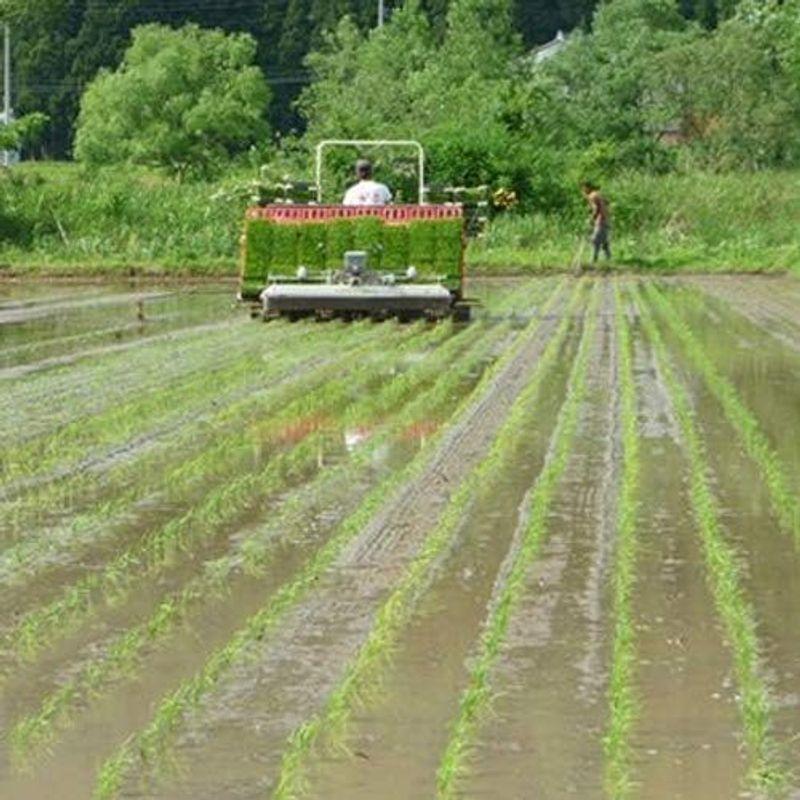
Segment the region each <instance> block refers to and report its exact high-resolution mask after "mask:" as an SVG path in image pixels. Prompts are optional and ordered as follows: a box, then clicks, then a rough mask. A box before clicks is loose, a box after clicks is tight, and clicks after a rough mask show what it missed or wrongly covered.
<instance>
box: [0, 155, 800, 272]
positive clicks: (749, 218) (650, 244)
mask: <svg viewBox="0 0 800 800" xmlns="http://www.w3.org/2000/svg"><path fill="white" fill-rule="evenodd" d="M252 177H253V175H252V174H250V173H247V172H243V171H241V170H239V171H238V172H236V173H233V174H231V175H230V176H228V177H226V178H225V179H224V180H222V181H218V182H213V183H212V182H186V183H180V182H178V181H177V180H175V179H172V178H167V177H165V176H163V175H161V174H159V173H155V172H152V171H149V170H143V169H128V168H125V169H116V170H112V169H106V170H102V171H99V172H89V171H86V170H85V169H83V168H82V167H80V166H78V165H76V164H70V163H44V164H23V165H21V166H19V167H16V168H14V169H13V170H10V171H0V276H2V275H4V274H6V275H13V274H17V275H24V274H45V275H65V276H66V275H81V276H87V275H100V274H112V275H123V274H129V273H137V274H152V275H171V276H182V275H192V276H202V275H233V274H235V273H236V272H237V269H238V243H239V237H240V235H241V230H242V226H241V221H242V215H243V211H244V208H245V206H246V200H245V198H244V196H243V193H242V192H241V191H238V190H237V187H241V186H243V185H244V184H245V183H246V182H247V181H248V180H249V179H250V178H252ZM603 191H604V192H605V193H606V194H607V196H608V198H609V200H610V202H611V204H612V212H613V233H612V237H613V238H612V247H613V249H614V262H613V266H614V267H615V268H618V269H623V270H654V271H659V272H672V271H684V270H691V271H710V272H716V271H747V272H749V271H769V272H772V271H783V270H790V271H796V272H800V173H799V172H775V171H771V172H761V173H755V174H752V173H747V174H745V173H742V174H726V175H712V174H691V175H683V174H675V175H667V176H652V175H642V174H628V175H625V176H619V177H617V178H615V179H613V180H611V181H609V182H608V184H607V185H605V186H604V187H603ZM587 228H588V223H587V218H586V215H585V210H584V208H583V207H582V200H581V199H580V198H579V197H577V193H576V201H575V204H574V206H573V207H572V208H571V209H569V210H568V211H564V212H560V213H551V214H543V213H536V214H522V213H518V214H513V215H512V214H509V215H507V216H501V217H498V218H497V219H495V221H494V222H493V223H492V225H491V227H490V228H489V230H488V231H487V232H486V234H485V235H484V237H483V238H482V239H480V240H478V241H475V242H472V243H471V244H470V248H469V253H468V264H469V266H470V268H471V271H472V272H473V273H504V274H508V273H511V274H513V273H536V272H549V271H558V270H563V269H570V268H574V267H575V266H577V265H578V264H579V263H580V264H584V265H585V264H587V263H588V262H589V260H590V255H591V253H590V247H589V245H588V243H587V241H586V232H587Z"/></svg>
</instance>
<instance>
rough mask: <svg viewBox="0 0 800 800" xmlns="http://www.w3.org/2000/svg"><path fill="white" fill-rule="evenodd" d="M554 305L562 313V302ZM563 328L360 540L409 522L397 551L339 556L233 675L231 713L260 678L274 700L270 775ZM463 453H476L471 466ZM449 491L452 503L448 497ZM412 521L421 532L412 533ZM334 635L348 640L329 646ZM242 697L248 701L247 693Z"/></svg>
mask: <svg viewBox="0 0 800 800" xmlns="http://www.w3.org/2000/svg"><path fill="white" fill-rule="evenodd" d="M557 302H558V303H559V304H561V305H562V306H563V296H562V297H561V298H560V299H559V300H558V301H557ZM557 322H558V316H557V314H551V315H549V316H548V317H547V318H545V319H543V320H542V321H541V324H540V325H536V324H534V325H533V326H531V328H533V330H532V329H531V328H528V329H526V330H525V331H523V332H522V333H520V334H518V335H517V337H516V340H515V342H514V344H512V345H511V348H510V349H509V352H508V353H507V354H506V358H505V361H504V363H503V364H501V365H498V367H497V368H496V369H495V370H494V371H493V373H492V374H491V377H490V378H489V379H488V380H487V381H484V382H482V384H481V391H480V395H479V396H478V397H477V398H476V399H472V400H471V401H470V402H469V404H468V405H467V406H466V408H465V410H463V411H462V412H461V413H460V414H459V415H458V418H457V419H456V420H454V421H453V423H452V425H451V427H450V428H449V429H448V431H447V432H446V434H445V436H444V438H443V439H442V440H441V441H440V442H438V443H437V446H436V447H435V449H434V450H432V451H431V453H429V454H428V456H427V457H425V459H424V461H423V462H422V463H423V464H424V467H423V471H422V472H421V473H419V474H418V476H417V477H416V478H414V479H413V480H412V482H411V485H410V486H408V485H406V486H405V487H404V486H402V485H401V486H398V489H397V491H396V492H395V493H394V496H393V497H392V499H391V500H390V501H389V508H388V509H386V508H384V509H383V510H381V511H378V512H377V517H376V518H374V520H373V522H371V523H369V524H368V525H367V527H366V528H365V529H363V530H362V532H361V533H360V535H358V536H357V540H361V539H364V538H365V537H366V538H368V539H369V540H370V541H372V540H374V539H375V538H379V539H380V540H381V541H382V542H383V543H384V544H385V545H386V546H387V547H388V541H387V539H386V538H385V537H384V533H385V531H386V529H387V527H390V526H395V525H398V524H399V523H401V522H403V521H405V520H406V519H409V518H411V519H410V520H409V523H408V525H409V526H408V528H407V529H406V530H407V534H406V538H405V539H402V540H400V541H397V540H395V542H396V544H395V547H394V549H393V550H392V551H388V552H387V550H381V551H379V550H376V549H373V548H361V547H354V548H350V549H345V550H344V551H342V552H343V555H342V554H341V553H340V555H338V556H337V560H336V561H335V562H334V563H335V566H334V567H333V568H329V571H328V572H327V573H326V577H324V578H323V579H321V580H320V583H319V585H318V586H317V588H316V590H315V592H314V594H313V595H311V596H310V597H309V598H308V599H307V600H305V601H304V604H302V605H300V606H297V607H296V608H294V609H293V610H290V611H289V612H288V616H287V617H286V618H285V619H284V620H283V622H282V624H281V626H280V627H279V628H278V629H276V630H275V631H274V633H272V634H271V635H270V637H269V645H268V646H267V650H266V652H264V654H263V655H262V656H261V657H260V658H258V659H256V666H252V665H250V666H248V664H245V665H243V666H242V667H241V668H240V669H238V670H237V673H236V675H235V676H233V677H235V681H232V680H231V679H226V681H225V686H226V687H228V691H227V693H226V694H225V699H224V702H223V705H224V707H225V708H232V707H234V706H235V705H236V703H237V702H238V701H241V700H242V697H241V696H239V697H237V687H239V689H238V691H241V687H247V686H251V685H252V683H253V681H255V683H256V685H257V686H258V692H257V696H258V697H262V698H267V699H268V702H269V704H270V712H269V714H268V715H267V717H266V719H263V720H262V722H263V726H265V727H264V728H263V730H262V733H263V735H264V736H265V737H268V739H269V740H270V741H274V742H275V745H276V748H275V750H274V751H271V752H269V753H268V754H267V756H268V758H269V759H270V761H271V763H272V766H273V771H274V770H275V769H276V768H277V764H278V762H279V760H280V757H281V752H282V746H283V744H284V742H285V740H286V737H287V736H288V734H289V733H290V732H291V730H292V729H293V727H294V726H295V725H296V724H298V723H299V722H300V721H302V720H303V719H304V718H305V717H306V716H307V715H308V713H309V712H310V711H313V710H315V708H316V707H317V706H318V705H319V704H321V703H322V702H323V701H324V699H325V696H326V693H327V691H329V689H330V687H331V682H332V681H335V680H336V677H337V674H338V670H339V669H341V667H342V665H343V663H346V660H347V659H348V658H349V657H350V656H351V655H352V653H353V649H354V647H357V645H358V642H359V641H360V640H362V639H363V638H364V637H365V636H366V635H367V633H368V631H369V629H370V627H371V623H372V617H373V614H374V611H375V609H376V608H377V606H378V604H379V602H380V600H381V598H382V597H383V596H385V594H386V593H387V592H388V591H390V590H391V588H392V587H393V586H394V584H395V583H396V581H397V580H398V578H399V576H400V575H401V574H402V573H403V570H404V568H405V566H406V564H408V563H409V561H410V560H411V559H412V558H413V556H414V555H415V553H416V551H417V549H418V548H419V547H420V546H421V544H422V542H423V541H424V540H425V538H426V535H427V533H428V530H429V528H430V527H432V526H433V525H434V524H435V522H436V519H437V517H438V514H439V512H440V510H441V507H443V505H444V504H445V503H446V498H447V497H448V496H449V493H450V491H453V489H454V488H455V485H457V484H458V483H459V482H460V478H461V476H462V475H464V474H465V473H466V472H467V471H468V470H469V469H471V467H472V466H473V464H474V461H475V460H477V459H479V458H480V457H481V456H482V455H483V453H481V452H476V451H475V445H474V443H470V442H469V441H468V437H469V431H470V430H474V431H475V432H480V433H481V437H480V438H481V440H482V441H483V442H485V447H486V448H488V447H489V446H490V444H491V442H492V441H493V435H494V433H495V432H496V431H497V430H498V429H499V427H500V426H501V425H502V422H503V421H504V419H505V417H506V414H507V412H508V410H509V408H510V406H511V404H512V403H513V401H514V399H515V398H516V396H517V394H518V393H519V392H520V391H522V389H523V388H524V387H525V386H526V385H527V382H528V377H529V374H530V372H531V369H532V362H535V361H536V360H537V359H538V357H539V355H540V354H541V352H542V351H543V349H544V347H545V345H546V343H547V341H549V339H550V336H551V335H552V332H553V331H554V329H555V327H556V325H557ZM487 377H489V376H487ZM487 406H488V407H489V408H491V410H492V413H491V414H490V415H487V414H486V409H487ZM465 451H466V452H468V453H469V454H470V456H469V457H470V460H469V461H468V460H467V459H466V457H465ZM432 473H436V474H438V476H439V480H438V481H436V482H434V481H432V480H431V476H432ZM443 473H447V474H446V475H444V474H443ZM443 484H444V489H445V493H446V495H445V498H442V497H441V492H442V486H443ZM447 484H452V485H451V486H448V485H447ZM409 496H413V497H414V498H415V505H412V504H410V503H409V501H408V498H409ZM423 500H424V502H425V503H427V504H428V507H427V509H422V508H421V505H422V501H423ZM420 514H422V518H420ZM412 520H413V524H415V525H416V526H417V527H416V528H414V529H412V528H411V521H412ZM365 552H370V553H380V561H376V560H374V558H375V557H374V556H373V557H372V559H370V560H368V558H367V556H366V555H365ZM334 629H335V630H336V631H337V633H340V634H341V636H340V637H338V638H336V639H335V640H330V634H331V631H332V630H334ZM254 658H255V656H254ZM273 682H274V683H275V686H272V684H273ZM232 684H233V685H232ZM243 691H244V694H248V692H247V689H244V690H243ZM244 702H246V703H247V707H248V713H249V712H250V710H252V711H253V712H254V713H255V711H256V709H255V706H254V702H255V700H254V699H253V698H250V699H248V700H245V701H244ZM284 706H286V708H285V709H284ZM256 716H258V715H256ZM184 744H185V743H184ZM273 777H274V776H273Z"/></svg>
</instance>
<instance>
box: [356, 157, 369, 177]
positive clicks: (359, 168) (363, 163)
mask: <svg viewBox="0 0 800 800" xmlns="http://www.w3.org/2000/svg"><path fill="white" fill-rule="evenodd" d="M371 173H372V162H371V161H369V160H368V159H366V158H359V159H358V161H356V175H365V174H366V175H369V174H371Z"/></svg>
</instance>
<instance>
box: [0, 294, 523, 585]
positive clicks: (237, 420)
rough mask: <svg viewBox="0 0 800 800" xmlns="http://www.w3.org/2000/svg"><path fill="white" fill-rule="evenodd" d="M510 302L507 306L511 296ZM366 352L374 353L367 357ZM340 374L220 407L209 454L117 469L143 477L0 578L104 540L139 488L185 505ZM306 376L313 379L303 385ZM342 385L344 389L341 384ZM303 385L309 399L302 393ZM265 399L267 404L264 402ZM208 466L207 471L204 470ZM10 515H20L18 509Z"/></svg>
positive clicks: (322, 407)
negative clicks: (165, 493)
mask: <svg viewBox="0 0 800 800" xmlns="http://www.w3.org/2000/svg"><path fill="white" fill-rule="evenodd" d="M508 300H509V302H512V301H513V298H509V299H508ZM412 331H413V329H408V333H405V332H402V329H401V331H398V330H397V329H394V328H390V327H388V326H382V328H381V332H382V333H381V336H379V337H376V336H374V335H373V336H372V337H365V340H364V342H363V343H362V342H359V343H358V346H356V347H352V346H351V347H348V348H344V349H343V356H342V359H348V360H349V361H350V362H351V363H350V367H349V369H352V368H353V362H356V363H359V362H360V363H361V364H362V367H363V366H365V365H368V364H369V361H368V358H372V359H381V360H382V361H383V362H384V366H389V365H387V364H386V363H385V358H384V356H383V353H382V349H379V348H380V347H381V341H383V340H384V339H385V338H386V337H389V338H391V339H392V340H394V344H395V345H396V344H397V340H398V337H399V338H400V339H402V338H403V336H406V335H409V334H410V333H411V332H412ZM450 331H451V327H450V326H449V325H441V326H437V327H436V328H435V329H434V330H433V331H432V332H429V333H427V334H426V335H425V336H424V337H423V339H422V340H420V341H419V342H418V343H417V346H418V347H419V346H422V345H424V344H425V343H426V342H427V343H428V345H429V346H432V345H433V344H435V343H436V342H437V341H438V340H440V339H442V338H445V337H447V336H449V335H450ZM477 331H478V327H473V328H472V329H471V330H470V332H468V333H465V334H462V335H461V337H462V339H464V341H465V342H466V341H467V339H468V338H469V337H472V336H473V335H478V334H477ZM465 337H466V338H465ZM370 350H372V351H373V352H372V353H371V355H370V352H369V351H370ZM400 352H402V351H398V353H400ZM342 371H343V370H342V363H341V361H335V360H332V361H328V362H325V363H323V364H322V366H321V367H320V368H319V369H317V370H315V371H314V374H313V375H309V376H307V377H306V380H305V381H302V380H298V381H296V382H294V383H291V382H290V383H287V384H286V385H285V386H284V387H283V391H282V392H277V391H275V390H274V387H273V388H271V389H270V390H268V391H267V392H266V397H258V396H257V397H256V400H257V402H253V397H252V396H249V397H248V398H246V399H245V400H243V401H240V402H239V403H238V404H235V405H234V406H232V407H228V408H225V409H223V410H221V411H220V412H218V414H217V415H216V418H215V419H214V420H213V422H212V423H210V424H209V425H208V426H207V428H208V429H210V430H212V431H213V434H214V439H215V444H214V446H213V447H212V448H211V449H207V448H206V449H205V450H203V451H202V452H201V453H200V455H199V456H198V457H195V458H193V459H189V460H188V461H186V462H184V463H182V464H179V465H177V466H176V467H175V468H173V469H172V470H169V471H167V472H164V471H163V469H161V468H160V467H161V464H160V462H161V461H163V460H164V456H163V455H162V454H161V453H160V452H159V451H158V450H157V451H156V452H155V453H152V454H151V455H150V457H149V458H148V459H146V460H145V462H144V463H140V462H136V461H133V462H132V463H129V464H124V465H122V466H120V467H119V468H118V469H117V472H121V473H123V475H124V474H127V473H131V472H134V473H136V474H137V476H145V477H146V480H145V481H142V480H141V479H139V481H138V483H137V484H136V485H134V486H133V487H132V488H131V489H129V490H128V491H123V492H120V493H118V494H117V495H116V496H114V497H113V499H112V500H110V501H105V502H101V503H99V504H98V505H96V506H95V507H94V508H92V509H90V511H88V512H87V513H84V514H80V515H78V516H77V517H74V518H72V519H71V520H70V521H69V522H68V523H67V524H66V525H61V526H58V527H56V528H55V529H53V528H49V529H46V530H44V531H42V533H41V536H39V537H36V536H33V537H31V536H28V537H26V539H25V541H24V542H22V543H21V544H20V545H19V546H17V547H16V548H11V550H8V551H6V553H5V554H4V556H3V558H2V559H1V560H0V575H2V574H3V573H5V578H6V580H12V579H13V577H14V576H15V575H20V574H22V575H24V577H25V579H26V580H29V579H31V578H32V577H33V574H34V572H35V570H34V569H33V566H34V561H33V560H32V559H34V558H38V560H39V562H40V563H43V564H46V563H48V557H49V556H51V555H52V554H54V553H56V552H63V550H64V547H65V546H68V545H69V546H72V545H77V544H80V543H90V542H93V543H97V542H99V541H100V540H101V539H102V538H107V536H108V535H112V534H113V533H114V530H115V528H114V525H113V524H111V523H112V522H113V520H114V519H115V517H120V516H121V517H122V518H123V519H126V518H127V517H128V514H129V510H130V506H131V504H132V503H133V502H135V501H137V500H141V499H142V498H143V493H144V490H145V488H146V487H148V486H157V485H159V484H167V485H168V486H169V487H170V488H169V497H168V500H169V502H170V503H179V502H185V500H186V497H187V493H188V492H190V491H191V489H192V488H194V486H195V485H196V484H198V483H199V482H201V481H205V482H207V481H208V480H209V479H210V478H213V477H215V476H220V475H224V474H229V473H231V472H233V471H234V470H235V469H237V468H239V467H241V466H242V464H243V463H244V462H248V463H249V462H250V461H252V446H253V441H258V442H259V444H260V446H261V447H262V448H263V447H265V446H268V444H269V440H270V436H272V437H273V438H274V437H275V435H276V434H277V435H280V432H281V431H282V430H284V429H291V428H292V422H293V419H292V418H293V417H297V418H300V417H301V416H302V415H303V413H302V412H303V409H305V415H306V416H307V417H308V418H313V417H314V415H315V412H314V409H313V408H312V407H311V405H309V404H310V403H311V401H312V400H313V399H314V397H315V396H316V394H315V391H316V393H317V394H318V393H319V391H320V387H319V386H318V387H317V389H316V390H315V389H313V388H312V386H313V384H314V383H317V384H321V383H322V378H323V377H326V376H327V377H330V376H331V375H332V374H335V373H336V372H339V373H341V372H342ZM344 373H345V374H347V373H348V369H344ZM309 378H312V379H313V380H308V379H309ZM341 380H342V381H346V380H349V379H348V378H346V377H342V378H341ZM301 383H302V386H301ZM341 385H342V387H344V384H341ZM393 386H394V388H395V390H397V389H398V388H399V387H400V386H401V382H399V381H395V382H394V384H393ZM304 387H305V388H307V389H308V391H310V392H311V394H308V393H307V392H304V391H301V389H303V388H304ZM292 394H296V395H300V396H301V397H304V400H302V401H295V402H290V398H291V396H292ZM270 399H271V402H267V401H269V400H270ZM328 405H329V403H328V401H327V400H325V399H324V398H323V399H322V400H319V399H318V400H317V401H316V406H317V410H318V411H320V412H325V411H326V410H327V411H328V412H329V411H330V409H329V408H328ZM248 406H252V408H249V409H248ZM279 409H282V410H281V411H280V412H279V413H277V416H274V414H275V413H276V412H278V410H279ZM256 411H257V412H258V413H259V415H260V417H261V421H260V422H259V423H258V424H257V425H246V426H243V425H242V420H243V419H246V418H247V414H248V413H249V414H251V415H252V414H253V413H255V412H256ZM225 421H227V422H229V423H231V424H235V426H236V432H235V433H234V435H233V436H222V437H221V436H220V430H221V426H222V424H223V422H225ZM182 438H183V439H184V440H186V439H187V438H191V439H194V440H198V439H199V440H200V446H203V437H202V436H198V433H197V431H195V429H194V426H189V429H188V430H187V431H185V432H184V434H183V437H182ZM169 444H170V447H169V449H170V450H173V451H178V452H183V451H184V449H185V441H184V442H182V441H180V440H179V441H178V442H175V441H170V443H169ZM195 444H197V442H195ZM209 466H211V467H212V468H213V470H212V469H209ZM116 484H117V479H116V478H115V476H114V475H113V474H111V475H105V476H104V479H103V485H104V488H106V489H108V488H109V487H111V488H113V486H114V485H116ZM52 488H53V491H51V492H50V494H51V495H52V501H53V502H55V503H63V502H64V499H65V498H64V495H63V494H61V493H60V492H59V491H57V490H56V488H57V487H52ZM67 491H69V492H70V493H72V492H74V491H75V486H74V485H72V484H70V485H68V487H67ZM43 494H44V493H43V492H38V493H35V508H37V509H42V508H44V509H46V508H47V506H48V503H47V502H46V500H47V498H46V497H44V496H43ZM16 510H17V513H18V514H19V509H16ZM43 543H44V546H43ZM23 567H24V569H23Z"/></svg>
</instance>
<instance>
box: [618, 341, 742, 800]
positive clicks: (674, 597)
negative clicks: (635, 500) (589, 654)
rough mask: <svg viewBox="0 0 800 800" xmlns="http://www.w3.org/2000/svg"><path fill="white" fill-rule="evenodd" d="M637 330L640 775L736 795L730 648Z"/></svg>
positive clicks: (646, 781)
mask: <svg viewBox="0 0 800 800" xmlns="http://www.w3.org/2000/svg"><path fill="white" fill-rule="evenodd" d="M636 339H637V345H636V365H635V367H636V378H637V393H638V396H639V414H640V428H641V430H642V434H643V435H642V438H641V441H640V458H641V478H640V486H641V494H640V497H641V506H640V525H639V528H638V540H639V556H638V569H637V575H638V580H637V584H636V589H635V591H634V595H633V610H634V621H635V623H634V624H635V634H636V647H637V655H638V658H637V667H636V688H637V695H638V698H639V702H640V705H641V708H640V713H639V720H638V721H637V722H636V725H635V731H634V737H633V748H634V751H633V756H634V781H635V783H636V786H637V793H638V792H640V794H639V796H640V797H674V798H692V799H693V800H706V799H707V800H725V799H726V798H728V799H730V798H735V797H738V796H739V795H740V792H741V790H742V779H743V776H744V768H745V764H744V762H743V760H742V756H741V753H740V751H739V744H740V723H739V718H738V714H737V707H736V696H735V688H734V686H733V680H732V675H731V660H730V653H729V651H728V650H727V648H726V647H725V643H724V638H723V634H722V631H721V629H720V624H719V620H718V617H717V615H716V613H715V610H714V603H713V599H712V597H711V593H710V591H709V589H708V585H707V582H706V573H705V567H704V565H703V556H702V552H701V547H700V541H699V533H698V531H697V527H696V522H695V519H694V516H693V515H692V511H691V506H690V502H689V497H688V493H687V463H686V458H685V455H684V453H683V450H682V447H681V440H680V436H679V433H678V426H677V423H676V421H675V419H674V417H673V415H672V408H671V403H670V401H669V398H668V394H667V391H666V389H665V387H664V385H663V382H662V380H661V377H660V373H659V371H658V368H657V366H656V363H655V361H654V358H653V354H652V352H651V351H650V350H649V348H648V347H647V345H646V343H645V341H644V340H643V338H642V336H641V334H637V337H636Z"/></svg>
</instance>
